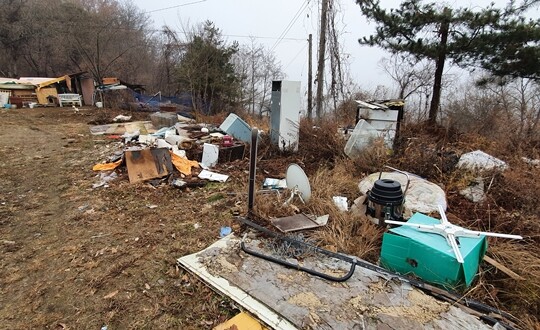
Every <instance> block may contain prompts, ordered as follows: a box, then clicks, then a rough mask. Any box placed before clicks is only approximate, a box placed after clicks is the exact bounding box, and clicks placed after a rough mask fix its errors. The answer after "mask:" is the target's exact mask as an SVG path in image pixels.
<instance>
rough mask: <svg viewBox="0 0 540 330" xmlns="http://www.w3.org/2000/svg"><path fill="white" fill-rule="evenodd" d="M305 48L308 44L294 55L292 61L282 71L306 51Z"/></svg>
mask: <svg viewBox="0 0 540 330" xmlns="http://www.w3.org/2000/svg"><path fill="white" fill-rule="evenodd" d="M307 46H308V44H305V45H304V47H302V49H300V51H299V52H298V53H296V55H294V57H293V59H292V60H291V61H290V62H289V64H287V65H286V66H285V67H284V68H283V70H285V69H287V68H288V67H289V66H290V65H291V64H292V63H293V62H294V61H295V60H296V59H297V58H298V56H300V54H301V53H302V52H303V51H304V50H305V49H306V47H307Z"/></svg>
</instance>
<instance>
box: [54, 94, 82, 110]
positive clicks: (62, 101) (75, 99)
mask: <svg viewBox="0 0 540 330" xmlns="http://www.w3.org/2000/svg"><path fill="white" fill-rule="evenodd" d="M66 104H69V105H78V106H80V107H82V100H81V96H80V95H79V94H58V105H59V106H61V107H63V106H64V105H66Z"/></svg>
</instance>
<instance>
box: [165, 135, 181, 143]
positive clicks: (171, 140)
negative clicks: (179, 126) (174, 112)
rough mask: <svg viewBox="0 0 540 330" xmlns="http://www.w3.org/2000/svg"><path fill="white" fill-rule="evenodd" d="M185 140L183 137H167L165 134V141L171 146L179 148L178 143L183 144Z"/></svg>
mask: <svg viewBox="0 0 540 330" xmlns="http://www.w3.org/2000/svg"><path fill="white" fill-rule="evenodd" d="M183 139H184V137H183V136H180V135H173V134H170V135H167V134H166V133H165V141H167V143H169V144H170V145H173V146H177V145H178V143H179V142H181V141H182V140H183Z"/></svg>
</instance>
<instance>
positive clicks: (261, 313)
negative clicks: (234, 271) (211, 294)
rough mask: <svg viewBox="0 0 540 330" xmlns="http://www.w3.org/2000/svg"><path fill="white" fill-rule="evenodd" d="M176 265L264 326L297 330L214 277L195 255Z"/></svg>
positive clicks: (220, 245) (220, 243) (226, 239)
mask: <svg viewBox="0 0 540 330" xmlns="http://www.w3.org/2000/svg"><path fill="white" fill-rule="evenodd" d="M233 239H236V237H235V236H234V234H233V235H228V236H225V237H224V238H222V239H220V240H219V241H217V242H215V243H214V244H212V245H211V246H210V247H209V248H224V247H226V246H227V244H228V242H229V241H231V240H233ZM178 265H179V266H181V267H182V268H184V269H186V270H187V271H189V272H191V273H192V274H194V275H196V276H198V277H200V278H201V279H202V280H203V282H205V283H206V284H208V285H209V286H210V287H211V288H213V289H215V290H217V291H219V292H220V293H221V294H224V295H226V296H227V297H229V298H231V299H232V300H234V301H236V302H237V303H238V304H240V305H241V306H242V307H244V308H245V309H246V310H248V311H249V312H251V313H252V314H253V315H255V316H257V317H258V318H259V320H261V321H262V322H264V324H266V325H268V326H270V327H271V328H272V329H277V330H297V329H298V328H297V327H295V326H294V325H293V324H292V323H291V322H290V321H289V320H287V319H286V318H285V317H283V316H282V315H280V314H278V313H276V312H275V311H274V310H272V309H271V308H270V307H268V306H267V305H265V304H263V303H262V302H260V301H259V300H257V299H255V298H253V297H252V296H250V295H249V294H248V293H247V292H245V291H243V290H242V289H240V288H239V287H237V286H235V285H234V284H232V283H230V282H229V281H228V280H226V279H224V278H223V277H221V276H214V275H212V274H210V272H208V270H207V269H206V266H205V265H203V264H202V263H201V260H200V259H199V256H198V255H197V253H193V254H190V255H187V256H184V257H181V258H179V259H178Z"/></svg>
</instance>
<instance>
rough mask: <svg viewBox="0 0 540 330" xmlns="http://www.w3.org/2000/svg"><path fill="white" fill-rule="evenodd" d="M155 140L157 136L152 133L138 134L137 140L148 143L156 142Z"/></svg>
mask: <svg viewBox="0 0 540 330" xmlns="http://www.w3.org/2000/svg"><path fill="white" fill-rule="evenodd" d="M156 140H157V137H155V136H153V135H148V134H143V135H139V142H140V143H144V144H147V145H150V144H154V143H155V142H156Z"/></svg>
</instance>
